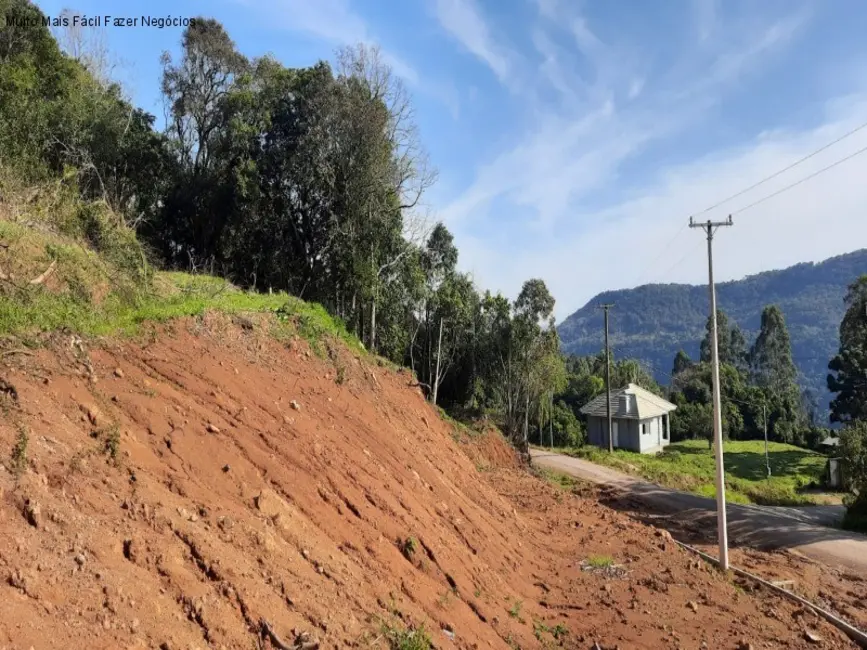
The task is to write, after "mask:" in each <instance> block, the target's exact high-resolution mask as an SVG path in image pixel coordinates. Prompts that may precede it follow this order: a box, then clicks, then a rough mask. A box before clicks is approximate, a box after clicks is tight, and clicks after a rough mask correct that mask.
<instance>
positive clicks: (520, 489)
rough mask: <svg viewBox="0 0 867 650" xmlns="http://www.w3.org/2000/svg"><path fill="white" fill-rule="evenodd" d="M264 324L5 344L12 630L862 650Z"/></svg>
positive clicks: (406, 395) (268, 644)
mask: <svg viewBox="0 0 867 650" xmlns="http://www.w3.org/2000/svg"><path fill="white" fill-rule="evenodd" d="M265 318H271V317H270V316H255V315H251V316H245V317H241V318H232V317H229V316H224V315H219V314H215V313H213V312H208V313H206V314H205V315H204V316H203V317H201V318H195V319H192V318H189V319H183V320H177V321H173V322H172V323H169V324H167V325H160V326H153V327H151V328H145V330H144V331H143V332H142V333H141V334H140V335H139V336H137V337H136V338H135V339H104V340H101V341H90V342H88V341H83V340H82V339H80V338H78V337H77V336H75V335H72V334H62V333H58V334H53V335H50V336H48V337H46V338H45V339H44V340H42V341H41V343H42V346H41V347H39V348H23V347H20V345H19V343H17V342H15V341H12V340H10V341H7V343H6V347H5V348H4V349H3V351H2V352H0V355H2V357H0V377H2V379H3V383H2V384H0V386H2V387H3V394H2V396H0V397H2V399H3V411H2V421H0V449H2V450H3V456H2V459H3V463H4V465H3V469H2V470H0V491H2V499H0V577H2V583H0V648H8V649H9V650H12V649H13V648H14V649H16V650H18V649H23V650H27V649H28V648H31V647H32V648H34V649H39V650H41V649H43V648H44V649H49V648H58V649H60V648H63V649H68V648H91V649H94V650H96V649H106V650H108V649H116V648H129V649H133V648H161V649H163V650H178V649H184V650H186V649H191V648H200V649H204V648H215V649H216V648H231V649H243V650H249V649H251V648H273V647H278V645H277V643H278V642H277V640H276V639H275V638H274V637H272V636H270V635H269V634H267V633H264V634H263V624H262V621H263V620H264V621H267V622H268V624H269V629H271V630H272V631H273V632H274V633H275V634H276V637H279V638H280V639H281V640H282V643H284V644H285V645H286V646H287V647H298V648H302V647H304V648H312V647H314V646H315V645H316V643H317V642H318V644H319V647H322V648H336V647H365V648H366V647H387V646H389V645H391V646H392V647H406V648H410V647H425V646H424V645H423V644H419V643H418V642H419V641H420V640H421V639H422V635H417V636H416V637H414V638H413V637H410V636H409V635H408V634H407V632H406V631H407V630H412V629H419V628H421V627H422V626H423V627H424V629H425V630H426V633H427V634H429V635H430V639H431V640H432V642H433V644H434V646H435V647H438V648H447V647H460V648H481V647H494V648H505V647H509V646H511V647H513V648H533V647H556V646H562V647H567V648H590V647H599V648H615V647H619V648H623V649H625V648H665V647H671V648H676V647H683V648H699V647H709V648H763V647H775V648H776V647H788V648H799V647H811V648H812V647H829V648H830V647H851V646H850V644H849V642H848V641H847V640H846V639H845V638H844V637H842V636H841V635H840V634H839V633H837V632H836V631H835V630H833V629H832V628H830V627H828V626H825V625H824V624H822V623H820V622H819V621H817V620H815V619H808V618H807V617H806V616H805V615H804V614H803V612H802V611H800V610H798V609H797V608H795V607H793V606H792V605H791V604H790V603H788V602H785V601H781V600H779V599H777V598H775V597H773V596H769V595H765V596H756V595H751V594H747V593H744V592H742V591H740V590H738V589H736V587H735V586H734V585H733V584H732V583H731V581H730V580H728V579H727V578H726V577H725V576H722V575H720V574H718V573H717V572H715V571H713V570H711V569H710V568H708V567H706V566H705V565H704V564H703V563H701V562H698V561H696V560H695V559H694V558H693V557H692V556H690V555H688V554H687V553H686V552H684V551H682V550H680V549H679V548H678V547H677V546H676V545H675V544H673V543H672V542H671V540H670V538H668V537H667V534H665V533H662V532H661V531H656V530H655V529H653V528H651V527H647V526H644V525H642V524H639V523H637V522H635V521H633V520H631V519H629V518H627V517H626V516H624V515H622V514H619V513H617V512H615V511H613V510H610V509H608V508H606V507H604V506H601V505H599V504H598V503H596V502H595V501H593V500H580V499H576V498H574V497H572V496H570V495H567V494H565V493H563V492H561V491H559V490H557V489H556V488H554V487H552V486H551V485H549V484H547V483H545V482H544V481H541V480H539V479H537V478H535V477H533V476H531V475H530V474H528V473H526V472H524V471H523V470H520V469H518V468H517V466H516V465H515V464H514V459H513V458H512V456H511V455H510V452H509V450H508V449H507V448H506V447H505V445H504V443H503V442H502V441H501V440H500V439H498V438H497V437H496V436H487V437H479V438H475V439H471V438H470V437H469V434H468V433H466V432H463V431H461V430H459V429H456V428H455V427H454V425H452V424H450V423H447V422H444V421H442V420H441V419H440V418H439V416H438V415H437V414H436V412H435V411H434V410H433V409H431V408H430V407H429V405H428V404H427V403H426V402H425V401H424V399H423V397H422V395H421V394H420V393H419V391H418V389H417V388H413V387H412V386H411V385H410V384H411V381H410V377H409V376H408V375H407V374H401V373H399V372H395V371H393V370H390V369H387V368H385V367H382V366H379V365H376V364H374V363H372V362H371V361H370V360H369V359H368V358H366V357H363V356H361V355H359V354H357V353H351V352H349V351H347V350H346V349H345V348H342V347H337V346H336V345H329V346H327V348H328V349H327V351H325V353H324V354H323V356H322V358H320V357H319V356H317V355H316V354H314V353H312V352H311V351H310V349H309V348H308V347H307V344H306V343H305V342H303V341H301V340H298V339H295V340H293V341H291V342H290V343H289V344H285V343H280V342H278V341H276V340H274V339H273V338H271V337H270V336H268V334H267V328H266V327H264V326H262V324H261V321H262V320H263V319H265ZM461 438H463V439H464V444H462V443H461V442H460V439H461ZM25 439H26V445H25V444H24V441H25ZM22 448H23V451H22ZM13 449H17V452H13V451H12V450H13ZM807 629H809V630H811V631H812V632H814V633H815V636H816V637H821V639H822V641H821V642H820V643H819V645H818V646H817V644H816V643H812V642H810V641H808V640H807V639H806V637H805V634H804V632H805V630H807ZM302 633H306V635H307V636H304V635H303V634H302ZM412 642H416V645H409V644H410V643H412ZM401 644H403V645H401ZM594 644H598V645H594Z"/></svg>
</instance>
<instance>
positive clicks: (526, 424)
mask: <svg viewBox="0 0 867 650" xmlns="http://www.w3.org/2000/svg"><path fill="white" fill-rule="evenodd" d="M529 428H530V391H529V390H528V391H527V394H526V395H525V397H524V444H523V447H522V449H521V451H522V452H523V453H525V454H526V453H527V450H528V449H529V447H530V445H529V440H528V433H529V431H528V430H529Z"/></svg>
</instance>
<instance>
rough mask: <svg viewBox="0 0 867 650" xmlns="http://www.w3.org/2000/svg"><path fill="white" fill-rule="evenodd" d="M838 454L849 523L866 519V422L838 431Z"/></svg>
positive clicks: (852, 424)
mask: <svg viewBox="0 0 867 650" xmlns="http://www.w3.org/2000/svg"><path fill="white" fill-rule="evenodd" d="M840 455H841V456H842V458H843V474H844V476H845V479H846V485H847V488H848V489H849V490H850V491H851V492H852V494H851V495H850V496H848V497H847V498H846V500H845V504H846V511H847V519H848V521H849V523H852V522H855V521H859V520H860V521H862V522H863V521H864V520H867V422H855V423H851V424H849V425H847V426H846V427H845V428H844V429H843V430H842V431H841V432H840Z"/></svg>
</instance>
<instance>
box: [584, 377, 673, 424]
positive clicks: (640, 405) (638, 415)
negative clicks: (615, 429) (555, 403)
mask: <svg viewBox="0 0 867 650" xmlns="http://www.w3.org/2000/svg"><path fill="white" fill-rule="evenodd" d="M605 402H606V400H605V393H602V394H601V395H599V396H598V397H595V398H594V399H592V400H590V401H589V402H587V404H585V405H584V406H582V407H581V412H582V413H583V414H584V415H594V416H597V417H603V418H604V417H606V416H607V410H606V403H605ZM676 408H677V407H676V406H675V405H674V404H672V403H671V402H668V401H666V400H664V399H662V398H661V397H659V396H658V395H654V394H653V393H651V392H650V391H649V390H645V389H643V388H642V387H641V386H638V385H636V384H629V385H628V386H627V387H626V388H620V389H618V390H613V391H611V417H613V418H621V419H622V418H632V419H636V420H643V419H645V418H655V417H658V416H660V415H665V414H666V413H670V412H671V411H673V410H675V409H676Z"/></svg>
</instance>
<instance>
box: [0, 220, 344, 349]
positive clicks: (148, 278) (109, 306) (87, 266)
mask: <svg viewBox="0 0 867 650" xmlns="http://www.w3.org/2000/svg"><path fill="white" fill-rule="evenodd" d="M0 207H2V205H0ZM52 225H53V224H50V223H49V224H45V222H44V221H43V222H41V223H39V226H38V227H34V226H33V225H32V222H31V223H28V224H27V225H24V224H22V223H17V222H13V221H10V220H8V219H3V218H2V214H0V245H2V247H0V270H2V271H3V272H4V273H6V274H7V275H13V280H12V281H9V280H4V281H2V283H0V338H2V337H7V336H13V337H15V338H17V339H19V340H21V341H22V342H23V343H24V344H25V345H28V344H30V345H35V344H37V337H38V335H39V334H40V333H43V332H51V331H55V330H59V329H62V328H68V329H69V330H71V331H74V332H77V333H79V334H82V335H89V336H101V335H107V334H135V333H136V332H137V331H138V330H139V326H140V325H141V324H142V323H145V322H160V321H166V320H169V319H172V318H178V317H183V316H197V315H201V314H202V313H204V312H205V311H206V310H208V309H214V310H219V311H222V312H226V313H231V314H239V313H243V312H248V313H251V312H272V313H274V314H275V315H276V318H275V319H274V325H273V326H274V334H275V335H276V336H287V335H292V334H299V335H300V336H302V337H304V338H306V339H307V340H308V341H310V342H311V344H313V346H314V348H315V349H317V350H318V349H319V345H320V343H321V341H322V340H323V339H324V338H327V337H331V338H336V339H340V340H342V341H344V342H345V343H346V344H348V345H349V346H350V347H351V348H353V349H356V350H361V346H360V344H359V343H358V341H357V340H356V339H355V338H354V337H352V336H350V335H349V334H348V333H347V332H346V330H345V328H344V327H343V325H342V324H341V323H339V322H337V321H336V320H335V319H333V318H332V317H331V316H330V315H329V314H328V313H327V312H326V311H325V309H324V308H323V307H321V306H320V305H317V304H313V303H306V302H304V301H302V300H299V299H297V298H295V297H293V296H289V295H287V294H285V293H277V294H258V293H251V292H246V291H241V290H239V289H238V288H236V287H233V286H232V285H231V284H229V283H228V282H226V281H225V280H222V279H219V278H214V277H210V276H204V275H196V276H193V275H190V274H186V273H176V272H156V273H154V272H153V271H152V270H150V269H147V271H146V272H145V271H142V268H146V267H147V265H146V263H145V262H142V263H141V264H139V265H138V267H137V268H134V267H133V266H132V265H130V264H125V263H124V262H125V261H124V260H121V261H120V262H119V263H118V262H116V261H115V259H114V258H116V257H118V256H117V255H114V256H113V255H112V253H113V252H114V253H116V251H108V252H103V251H97V250H95V249H94V247H93V246H91V245H88V244H87V243H85V242H83V241H82V240H81V239H80V238H77V237H75V236H71V235H68V234H64V233H62V232H58V231H57V229H55V228H53V227H52ZM122 253H123V254H124V255H126V251H123V252H122ZM52 263H54V265H55V270H54V272H53V273H52V274H51V275H50V277H49V278H48V279H47V280H46V281H45V282H44V283H42V284H39V285H31V284H29V280H30V279H31V278H34V277H36V276H38V275H39V273H40V272H41V271H44V270H45V269H46V268H47V267H48V266H49V265H50V264H52Z"/></svg>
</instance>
